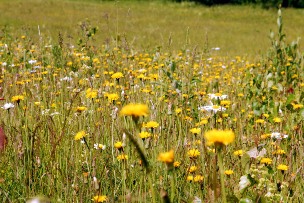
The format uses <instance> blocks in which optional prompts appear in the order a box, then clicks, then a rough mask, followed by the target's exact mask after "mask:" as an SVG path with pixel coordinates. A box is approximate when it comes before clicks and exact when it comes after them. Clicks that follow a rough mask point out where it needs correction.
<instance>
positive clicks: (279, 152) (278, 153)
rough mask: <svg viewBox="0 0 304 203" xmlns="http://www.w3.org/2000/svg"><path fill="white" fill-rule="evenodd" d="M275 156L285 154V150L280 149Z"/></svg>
mask: <svg viewBox="0 0 304 203" xmlns="http://www.w3.org/2000/svg"><path fill="white" fill-rule="evenodd" d="M274 154H277V155H282V154H285V150H283V149H278V150H277V151H275V152H274Z"/></svg>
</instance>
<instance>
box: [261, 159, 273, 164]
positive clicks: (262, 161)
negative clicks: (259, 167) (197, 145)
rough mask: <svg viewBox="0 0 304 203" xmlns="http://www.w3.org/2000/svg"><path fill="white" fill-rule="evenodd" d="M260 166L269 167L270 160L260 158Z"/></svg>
mask: <svg viewBox="0 0 304 203" xmlns="http://www.w3.org/2000/svg"><path fill="white" fill-rule="evenodd" d="M260 163H261V164H266V165H269V164H271V163H272V160H271V159H269V158H262V159H261V161H260Z"/></svg>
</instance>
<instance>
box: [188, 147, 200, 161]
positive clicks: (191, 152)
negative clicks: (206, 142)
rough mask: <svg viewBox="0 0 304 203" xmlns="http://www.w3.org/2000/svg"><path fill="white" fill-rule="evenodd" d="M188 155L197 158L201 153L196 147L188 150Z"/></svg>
mask: <svg viewBox="0 0 304 203" xmlns="http://www.w3.org/2000/svg"><path fill="white" fill-rule="evenodd" d="M187 154H188V156H189V158H190V159H195V158H197V157H198V156H199V155H200V154H201V153H200V152H199V151H198V150H197V149H190V150H189V151H188V153H187Z"/></svg>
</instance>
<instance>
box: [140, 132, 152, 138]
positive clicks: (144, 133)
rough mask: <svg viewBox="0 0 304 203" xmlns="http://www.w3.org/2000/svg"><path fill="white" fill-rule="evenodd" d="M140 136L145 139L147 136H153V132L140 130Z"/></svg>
mask: <svg viewBox="0 0 304 203" xmlns="http://www.w3.org/2000/svg"><path fill="white" fill-rule="evenodd" d="M139 137H140V138H141V139H145V138H148V137H151V134H150V133H149V132H140V133H139Z"/></svg>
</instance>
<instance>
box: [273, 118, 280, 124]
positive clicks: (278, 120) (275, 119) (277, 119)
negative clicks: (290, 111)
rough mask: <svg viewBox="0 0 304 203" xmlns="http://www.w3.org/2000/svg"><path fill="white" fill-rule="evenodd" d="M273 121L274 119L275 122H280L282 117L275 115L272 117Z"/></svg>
mask: <svg viewBox="0 0 304 203" xmlns="http://www.w3.org/2000/svg"><path fill="white" fill-rule="evenodd" d="M273 121H274V122H275V123H281V122H282V119H281V118H279V117H275V118H273Z"/></svg>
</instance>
